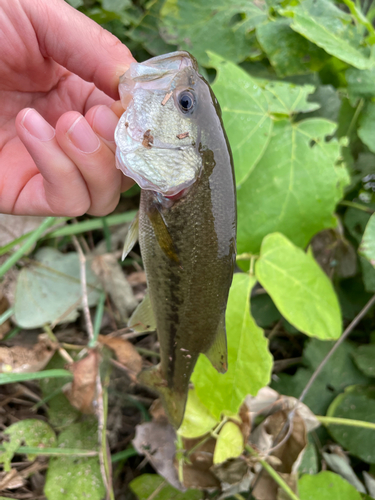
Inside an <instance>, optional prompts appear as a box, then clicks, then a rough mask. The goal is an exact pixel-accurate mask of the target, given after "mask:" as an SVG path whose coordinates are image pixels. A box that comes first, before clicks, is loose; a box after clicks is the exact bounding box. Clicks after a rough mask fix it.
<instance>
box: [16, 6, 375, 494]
mask: <svg viewBox="0 0 375 500" xmlns="http://www.w3.org/2000/svg"><path fill="white" fill-rule="evenodd" d="M69 3H70V4H71V5H73V6H74V7H75V8H78V9H79V10H80V11H82V12H83V13H84V14H86V15H87V16H89V17H90V18H92V19H93V20H94V21H96V22H98V23H100V24H101V25H102V26H103V27H104V28H106V29H108V30H109V31H111V32H112V33H114V34H115V35H116V36H117V37H118V38H119V39H120V40H122V41H123V42H124V43H125V44H126V45H127V46H128V47H129V48H130V50H131V51H132V53H133V55H134V57H135V58H136V59H137V60H139V61H143V60H146V59H148V58H149V57H152V56H155V55H158V54H162V53H165V52H171V51H174V50H176V49H183V50H188V51H189V52H191V53H192V54H193V55H194V56H195V57H196V58H197V60H198V63H199V65H200V69H201V73H202V75H204V76H205V77H206V79H207V80H208V81H209V82H210V83H211V84H212V87H213V90H214V92H215V93H216V95H217V97H218V100H219V102H220V104H221V109H222V114H223V121H224V124H225V128H226V130H227V133H228V137H229V140H230V144H231V147H232V151H233V156H234V164H235V171H236V182H237V195H238V254H239V258H238V266H239V268H238V271H239V272H238V273H237V274H236V275H235V278H234V282H233V286H232V289H231V294H230V298H229V304H228V312H227V329H228V342H229V370H228V373H227V374H226V375H225V376H224V377H223V376H220V375H218V374H217V373H216V372H215V371H214V370H213V369H212V367H211V366H210V364H209V362H208V361H207V360H206V358H204V357H202V358H200V360H199V363H198V365H197V368H196V370H195V372H194V375H193V382H194V386H195V390H196V396H197V397H198V401H199V402H200V403H201V404H203V406H204V409H203V410H202V412H203V413H204V414H207V411H208V412H209V415H210V416H209V419H212V421H211V420H210V424H209V425H211V426H214V425H216V424H217V423H218V422H219V421H220V418H221V416H222V414H223V413H224V414H225V415H230V416H232V417H233V418H234V417H235V416H236V415H237V414H238V412H239V409H240V406H241V404H242V402H243V400H244V398H245V396H246V395H248V394H252V395H255V394H256V393H257V391H258V390H259V389H260V388H262V387H264V386H265V385H267V384H269V383H270V384H271V386H272V387H273V388H274V389H276V390H277V391H278V392H279V393H281V394H285V395H290V396H295V397H299V396H300V394H301V392H302V390H303V389H304V387H305V386H306V384H307V382H308V380H309V379H310V377H311V375H312V373H313V372H314V370H315V369H316V368H317V366H318V365H319V363H320V362H321V360H322V359H323V358H324V356H325V355H326V354H327V353H328V351H329V349H330V348H331V347H332V341H333V340H336V339H338V338H339V337H340V335H341V334H342V331H343V329H344V328H345V327H346V326H347V325H348V324H349V323H350V322H351V321H352V320H353V319H354V318H356V316H357V315H358V313H359V312H360V311H361V310H362V308H363V307H364V306H365V305H366V303H367V302H368V301H369V300H370V299H371V297H372V295H373V294H374V293H375V269H374V263H375V219H374V217H375V216H374V215H372V214H373V213H374V210H375V195H374V192H375V139H374V137H375V54H374V44H375V31H374V28H373V26H372V24H373V19H374V17H375V7H374V6H373V5H372V2H370V1H367V0H365V1H364V2H362V3H359V2H356V3H354V2H352V1H351V0H345V1H344V2H333V1H330V0H300V1H298V0H259V1H258V0H257V1H247V0H239V1H234V0H219V1H217V0H215V1H214V0H206V1H205V2H201V1H199V0H151V1H149V2H144V1H142V0H141V1H131V0H101V1H96V0H69ZM135 196H137V194H135ZM135 199H136V198H135ZM131 208H132V207H131ZM60 248H61V246H60ZM20 301H21V299H19V302H18V304H20V303H21V302H20ZM249 301H250V309H249ZM96 302H97V301H96ZM93 303H95V300H94V302H93ZM15 307H16V309H17V303H16V304H15ZM18 310H19V311H20V312H19V315H21V316H22V311H24V310H25V308H24V307H23V306H22V307H21V306H20V305H18ZM18 321H19V322H21V323H22V321H23V320H22V319H21V320H20V316H19V319H18ZM374 327H375V323H374V313H373V311H371V310H370V312H369V313H368V314H367V315H365V317H364V318H363V319H362V321H361V322H360V323H359V324H358V325H357V326H356V327H355V328H354V329H353V331H352V332H351V336H350V341H349V340H345V341H344V342H343V343H342V344H341V346H340V347H339V349H337V351H336V353H335V354H334V355H333V356H332V357H331V358H330V360H329V361H328V363H327V364H326V365H325V367H324V369H323V371H322V373H321V374H320V375H319V376H318V378H317V380H316V381H315V383H314V385H313V386H312V388H311V390H310V391H309V393H308V394H307V397H306V399H305V402H306V404H307V405H308V406H309V407H310V409H311V410H312V411H313V412H314V413H315V414H317V415H321V416H330V417H334V418H339V417H345V418H348V419H355V420H359V421H361V422H370V423H373V424H375V411H374V409H375V400H374V392H373V383H374V375H375V361H374V359H375V358H374V354H375V351H374V350H375V347H374V344H375V336H374V332H375V328H374ZM54 368H60V366H56V367H54ZM213 386H214V387H215V388H216V390H215V392H214V394H213V393H212V387H213ZM46 390H47V389H46V387H44V391H46ZM49 391H51V389H49ZM47 393H48V391H47ZM189 401H190V400H189ZM193 406H194V404H193V403H191V406H190V407H188V410H189V408H193ZM60 407H61V405H60ZM195 409H196V408H195ZM57 411H58V410H57ZM205 412H206V413H205ZM203 413H202V415H203ZM50 418H51V417H50ZM68 420H69V418H68ZM73 421H74V418H73V417H72V422H73ZM202 422H203V417H202ZM72 425H76V424H72ZM85 425H86V424H85ZM202 425H203V423H202ZM86 427H87V426H86ZM187 428H188V427H187ZM185 430H186V429H185ZM190 431H191V429H190ZM190 431H189V428H188V430H187V431H186V432H187V433H189V432H190ZM85 432H86V434H85ZM374 433H375V431H374V430H373V429H372V430H369V429H364V428H361V427H360V428H356V427H350V426H349V427H348V426H340V425H332V426H329V427H328V432H327V431H325V430H322V429H320V430H319V431H318V432H316V433H315V434H314V435H313V436H314V437H313V439H311V442H310V444H309V457H310V458H309V462H308V463H305V465H304V468H302V470H303V471H309V472H310V474H311V476H310V475H308V474H305V475H303V476H302V479H300V482H299V495H300V498H301V500H303V499H308V498H309V499H310V498H314V499H315V498H319V499H320V498H325V496H324V495H325V493H324V492H325V491H326V489H327V485H334V487H335V491H336V492H337V495H336V496H337V498H347V499H349V500H350V499H353V500H354V499H358V498H361V495H362V498H370V497H369V496H368V495H367V496H366V494H365V491H366V492H367V494H370V495H372V496H374V495H375V492H374V486H373V483H371V480H370V479H368V477H370V478H371V477H372V476H371V475H374V472H375V471H374V465H373V464H374V463H375V455H374V444H375V438H374V435H375V434H374ZM198 434H199V433H198ZM73 435H74V433H73ZM232 438H233V439H235V436H234V435H233V436H232ZM58 439H59V442H60V443H62V442H64V439H67V440H68V442H69V443H71V444H70V445H69V446H73V444H74V439H73V437H72V435H67V436H64V435H62V434H60V435H59V437H58ZM82 440H83V441H84V442H85V444H84V446H83V448H85V449H86V448H87V449H88V448H90V447H91V446H93V444H92V443H91V442H90V433H89V432H87V429H86V428H85V429H84V432H83V434H82ZM332 444H335V445H336V446H337V445H339V446H341V447H342V449H343V450H345V453H347V454H348V456H349V460H348V461H347V462H348V463H347V465H348V467H349V469H350V474H349V475H348V474H346V475H345V473H344V472H343V468H345V467H344V466H343V465H342V463H341V465H340V467H338V466H336V467H335V466H333V465H332V461H331V462H329V458H327V456H325V455H324V454H326V455H327V451H329V450H331V448H329V446H331V445H332ZM125 451H126V450H125ZM224 456H225V453H224ZM228 456H229V455H228ZM53 460H55V459H53ZM86 460H88V459H86ZM90 460H93V459H90ZM95 460H96V459H95ZM95 460H94V461H93V463H89V462H87V463H86V462H83V464H84V465H83V466H86V465H87V464H89V465H87V466H90V468H91V469H90V470H91V471H92V470H93V469H95V467H97V462H95ZM327 463H328V465H329V467H330V468H331V469H332V470H333V471H334V472H335V473H336V474H333V473H320V474H317V473H318V472H319V470H321V469H324V467H326V466H327ZM61 466H64V464H60V465H59V464H57V462H56V460H55V461H52V462H51V468H50V470H49V472H48V477H47V486H46V489H45V494H46V496H47V498H54V500H55V499H57V500H58V498H60V497H58V496H56V495H58V492H56V491H54V489H53V482H54V480H55V477H56V474H59V473H60V471H61ZM131 466H132V464H130V467H131ZM53 467H55V469H56V472H54V470H53ZM59 467H60V468H59ZM92 474H94V476H95V474H96V475H97V474H98V471H96V472H92ZM327 474H328V475H327ZM338 474H339V475H341V476H343V477H344V478H345V481H344V480H341V478H340V477H339V476H338ZM366 474H367V476H368V477H367V476H366ZM95 477H96V476H95ZM366 477H367V482H366V481H365V478H366ZM141 478H143V479H141ZM353 478H355V479H353ZM159 479H160V478H159V477H158V476H156V475H155V477H154V478H151V479H150V478H148V477H147V476H141V477H139V478H138V479H137V480H135V481H136V482H135V483H134V484H133V491H134V492H136V493H137V494H138V496H139V498H148V496H149V494H150V493H152V491H153V489H152V488H154V489H155V488H156V487H158V485H159V486H160V483H157V481H159ZM155 480H156V483H155V482H153V481H155ZM358 480H359V482H360V483H358ZM150 481H151V482H150ZM346 481H349V482H350V483H351V484H352V485H354V486H352V487H349V486H350V485H349V484H348V483H347V482H346ZM372 481H375V480H374V479H373V480H372ZM149 482H150V485H151V486H150V485H149V486H147V485H148V484H149ZM365 482H366V488H367V489H366V488H364V486H363V484H364V483H365ZM77 484H78V483H77ZM358 484H361V485H362V486H360V487H359V486H358ZM371 484H372V488H373V489H371V487H370V486H371ZM369 485H370V486H369ZM77 487H78V486H77ZM86 487H87V485H84V486H82V485H81V484H80V485H79V488H86ZM142 488H144V490H145V491H146V493H141V490H142ZM147 488H148V489H147ZM355 488H357V489H355ZM357 490H359V491H360V493H359V492H358V491H357ZM98 491H99V492H100V491H101V490H100V488H99V489H98V490H97V494H98ZM160 491H161V495H162V493H163V491H164V490H163V489H161V490H160ZM100 494H101V493H99V497H98V496H95V495H94V497H95V498H100ZM143 494H144V496H142V495H143ZM196 494H197V493H196V492H188V493H186V494H184V495H183V496H181V497H178V498H201V496H198V497H196V496H194V495H196ZM168 495H169V496H168ZM171 495H172V493H171V492H165V497H163V496H160V498H172V497H171ZM181 495H182V494H181ZM332 496H333V495H332V494H330V498H332ZM94 497H93V498H94ZM64 498H67V497H66V496H64ZM69 498H75V497H74V496H71V497H69ZM155 498H159V496H157V497H155ZM176 498H177V497H176Z"/></svg>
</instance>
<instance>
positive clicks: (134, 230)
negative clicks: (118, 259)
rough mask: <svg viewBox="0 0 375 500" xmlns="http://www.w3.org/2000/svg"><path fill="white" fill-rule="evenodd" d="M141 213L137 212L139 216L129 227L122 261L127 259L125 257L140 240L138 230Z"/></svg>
mask: <svg viewBox="0 0 375 500" xmlns="http://www.w3.org/2000/svg"><path fill="white" fill-rule="evenodd" d="M138 214H139V212H137V215H136V216H135V217H134V219H133V221H132V222H131V224H130V226H129V230H128V232H127V235H126V238H125V241H124V248H123V250H122V260H124V259H125V257H126V256H127V255H128V253H129V252H130V250H131V249H132V248H133V247H134V245H135V244H136V243H137V240H138V228H139V215H138Z"/></svg>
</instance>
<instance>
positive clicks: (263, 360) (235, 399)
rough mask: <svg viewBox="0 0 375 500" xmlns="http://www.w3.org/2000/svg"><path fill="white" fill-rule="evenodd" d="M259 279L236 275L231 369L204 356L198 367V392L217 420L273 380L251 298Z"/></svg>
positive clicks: (229, 316)
mask: <svg viewBox="0 0 375 500" xmlns="http://www.w3.org/2000/svg"><path fill="white" fill-rule="evenodd" d="M255 281H256V280H255V277H254V276H249V275H248V274H242V273H236V274H235V275H234V277H233V283H232V287H231V289H230V293H229V299H228V306H227V312H226V326H227V339H228V371H227V372H226V373H225V374H224V375H222V374H220V373H218V372H217V371H216V370H215V369H214V368H213V367H212V365H211V363H210V362H209V360H208V359H207V358H206V357H205V356H204V355H201V356H200V357H199V359H198V363H197V364H196V367H195V369H194V373H193V377H192V381H193V383H194V386H195V389H196V391H197V395H198V397H199V399H200V400H201V401H204V404H205V406H207V408H208V409H209V411H210V412H211V413H212V415H213V416H214V417H215V418H216V419H219V418H220V415H221V413H222V412H227V413H232V414H237V413H238V410H239V408H240V406H241V404H242V402H243V400H244V398H245V396H247V394H252V395H256V393H257V392H258V390H259V389H261V388H262V387H264V386H265V385H267V383H268V382H269V379H270V373H271V369H272V356H271V354H270V353H269V351H268V341H267V339H265V338H264V335H263V330H262V329H261V328H259V327H258V326H257V325H256V324H255V322H254V320H253V318H252V317H251V315H250V304H249V298H250V293H251V290H252V288H253V286H254V285H255ZM213 387H214V388H215V390H214V391H213V390H212V388H213Z"/></svg>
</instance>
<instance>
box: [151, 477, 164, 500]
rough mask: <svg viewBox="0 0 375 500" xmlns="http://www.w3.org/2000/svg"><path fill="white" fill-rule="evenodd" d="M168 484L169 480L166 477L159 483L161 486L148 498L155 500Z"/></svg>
mask: <svg viewBox="0 0 375 500" xmlns="http://www.w3.org/2000/svg"><path fill="white" fill-rule="evenodd" d="M166 484H167V481H166V480H165V479H164V481H163V482H162V483H160V484H159V486H158V487H157V488H156V490H155V491H153V492H152V493H151V495H150V496H149V497H148V498H147V500H153V499H154V498H155V497H156V496H157V495H158V493H159V492H160V491H161V490H162V489H163V488H164V486H165V485H166Z"/></svg>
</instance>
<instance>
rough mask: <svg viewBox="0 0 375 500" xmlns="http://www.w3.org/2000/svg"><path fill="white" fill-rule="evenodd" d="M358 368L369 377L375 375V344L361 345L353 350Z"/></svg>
mask: <svg viewBox="0 0 375 500" xmlns="http://www.w3.org/2000/svg"><path fill="white" fill-rule="evenodd" d="M353 358H354V361H355V364H356V365H357V366H358V368H359V369H360V370H361V371H362V372H363V373H364V374H365V375H367V376H368V377H375V344H365V345H360V346H358V347H357V349H356V350H355V351H354V352H353Z"/></svg>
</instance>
